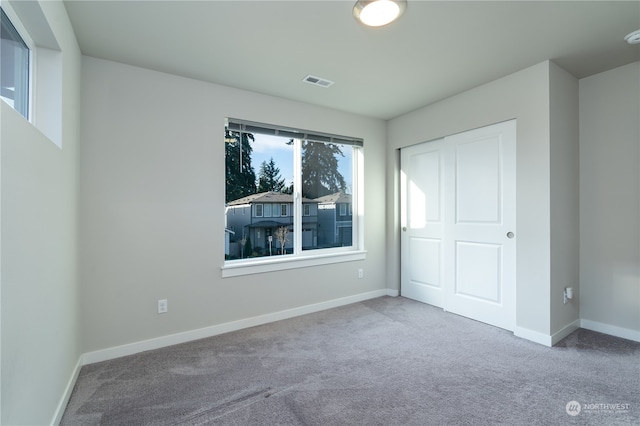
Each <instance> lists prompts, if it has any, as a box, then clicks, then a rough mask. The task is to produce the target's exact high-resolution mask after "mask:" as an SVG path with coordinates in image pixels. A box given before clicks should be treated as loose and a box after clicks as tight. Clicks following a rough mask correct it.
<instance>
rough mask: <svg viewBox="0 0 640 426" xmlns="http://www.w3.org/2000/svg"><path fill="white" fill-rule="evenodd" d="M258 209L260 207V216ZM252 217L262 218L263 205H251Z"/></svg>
mask: <svg viewBox="0 0 640 426" xmlns="http://www.w3.org/2000/svg"><path fill="white" fill-rule="evenodd" d="M258 207H260V214H258ZM253 217H264V205H263V204H262V203H258V204H254V205H253Z"/></svg>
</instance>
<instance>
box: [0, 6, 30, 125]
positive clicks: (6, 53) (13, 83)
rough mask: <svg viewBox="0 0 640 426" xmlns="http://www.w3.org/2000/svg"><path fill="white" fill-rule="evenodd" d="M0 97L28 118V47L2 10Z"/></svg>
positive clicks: (0, 26) (0, 29) (0, 30)
mask: <svg viewBox="0 0 640 426" xmlns="http://www.w3.org/2000/svg"><path fill="white" fill-rule="evenodd" d="M0 33H1V35H2V39H1V44H0V55H1V58H0V64H1V65H0V66H1V70H0V76H1V78H0V97H2V99H4V100H5V101H6V102H7V103H8V104H9V105H11V106H12V107H13V108H14V109H15V110H16V111H18V112H19V113H20V114H22V115H23V116H24V117H25V118H28V111H29V48H28V47H27V45H26V44H25V42H24V41H23V40H22V37H20V34H18V31H16V29H15V27H14V26H13V24H12V23H11V21H9V18H8V17H7V15H6V14H5V13H4V10H3V11H2V21H1V25H0Z"/></svg>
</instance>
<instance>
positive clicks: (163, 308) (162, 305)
mask: <svg viewBox="0 0 640 426" xmlns="http://www.w3.org/2000/svg"><path fill="white" fill-rule="evenodd" d="M168 310H169V304H168V303H167V299H161V300H158V313H159V314H164V313H166V312H167V311H168Z"/></svg>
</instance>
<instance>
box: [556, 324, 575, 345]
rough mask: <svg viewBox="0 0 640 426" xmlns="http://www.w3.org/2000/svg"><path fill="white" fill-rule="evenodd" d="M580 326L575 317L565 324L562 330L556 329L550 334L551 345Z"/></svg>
mask: <svg viewBox="0 0 640 426" xmlns="http://www.w3.org/2000/svg"><path fill="white" fill-rule="evenodd" d="M579 328H580V320H579V319H577V320H575V321H574V322H572V323H571V324H568V325H567V326H565V327H564V328H563V329H562V330H560V331H557V332H555V333H553V334H552V335H551V346H555V345H556V343H558V342H559V341H560V340H562V339H564V338H565V337H567V336H568V335H570V334H571V333H573V332H574V331H576V330H577V329H579Z"/></svg>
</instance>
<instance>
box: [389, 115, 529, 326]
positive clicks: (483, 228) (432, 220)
mask: <svg viewBox="0 0 640 426" xmlns="http://www.w3.org/2000/svg"><path fill="white" fill-rule="evenodd" d="M515 125H516V124H515V121H509V122H505V123H499V124H496V125H492V126H488V127H484V128H480V129H475V130H471V131H468V132H464V133H460V134H456V135H452V136H448V137H446V138H444V139H439V140H437V141H433V142H428V143H423V144H420V145H416V146H413V147H409V148H405V149H402V152H401V165H402V172H401V185H402V189H401V205H402V207H401V226H402V227H403V231H402V232H401V235H402V236H401V250H402V253H401V259H402V263H401V267H402V270H401V277H402V278H401V292H402V295H403V296H406V297H409V298H413V299H416V300H419V301H422V302H425V303H429V304H432V305H435V306H439V307H442V308H444V309H445V310H447V311H450V312H453V313H456V314H459V315H463V316H466V317H469V318H473V319H476V320H478V321H482V322H485V323H488V324H491V325H495V326H498V327H501V328H505V329H508V330H513V329H514V327H515V276H516V275H515V264H516V262H515V255H516V244H515V217H516V215H515V213H516V209H515V201H516V192H515V188H516V186H515V177H516V170H515V139H516V127H515ZM414 216H415V217H414Z"/></svg>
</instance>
